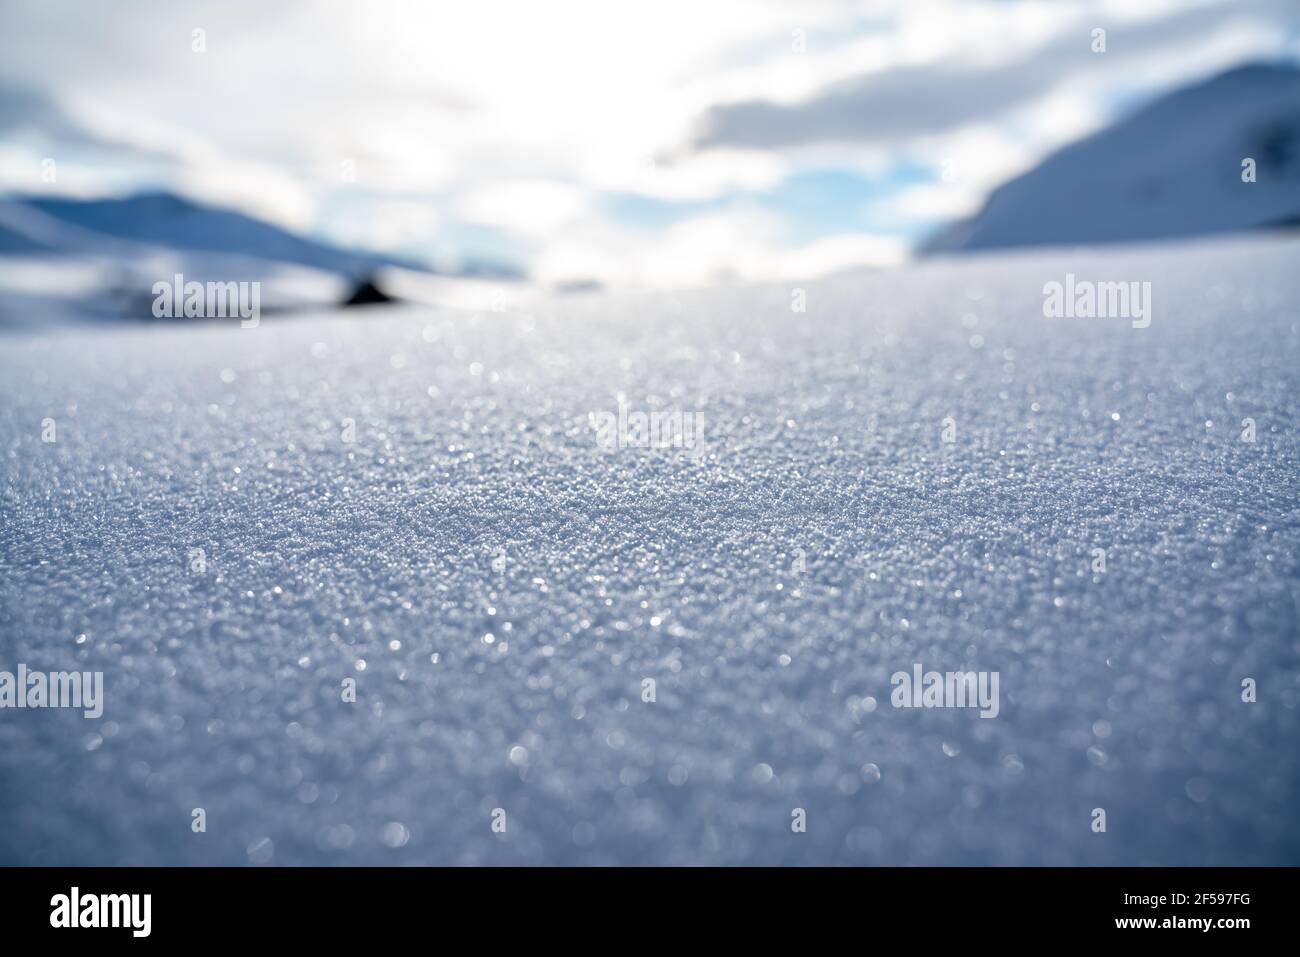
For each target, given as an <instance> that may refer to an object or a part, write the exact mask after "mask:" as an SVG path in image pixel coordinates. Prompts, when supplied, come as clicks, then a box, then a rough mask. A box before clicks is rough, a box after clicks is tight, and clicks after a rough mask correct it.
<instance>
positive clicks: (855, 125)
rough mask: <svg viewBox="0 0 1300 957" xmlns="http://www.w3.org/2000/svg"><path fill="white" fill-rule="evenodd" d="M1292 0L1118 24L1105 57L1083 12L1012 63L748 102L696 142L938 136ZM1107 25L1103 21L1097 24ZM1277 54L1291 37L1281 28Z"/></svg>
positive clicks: (714, 113) (721, 110) (1117, 78)
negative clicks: (1079, 78) (1073, 80)
mask: <svg viewBox="0 0 1300 957" xmlns="http://www.w3.org/2000/svg"><path fill="white" fill-rule="evenodd" d="M1288 2H1289V0H1224V2H1217V3H1212V4H1205V5H1202V6H1199V7H1196V8H1193V9H1190V10H1179V11H1178V12H1175V13H1172V14H1168V15H1164V16H1157V17H1152V18H1149V19H1147V20H1144V21H1140V22H1135V23H1122V22H1121V23H1118V25H1114V26H1111V27H1110V29H1109V30H1108V36H1107V50H1106V52H1105V53H1094V52H1092V50H1091V48H1090V43H1091V30H1092V29H1093V28H1094V27H1097V26H1102V27H1105V26H1106V24H1109V23H1111V20H1110V19H1109V18H1107V17H1102V16H1098V15H1096V14H1093V15H1090V16H1086V15H1083V14H1082V13H1081V12H1080V11H1079V9H1078V8H1076V9H1075V10H1074V11H1072V13H1073V15H1072V16H1071V17H1070V18H1069V20H1068V23H1067V25H1066V26H1065V27H1063V28H1062V29H1061V30H1060V31H1059V32H1058V35H1057V36H1056V38H1055V39H1053V40H1052V41H1050V42H1048V43H1046V44H1043V45H1041V46H1039V47H1038V48H1036V49H1032V50H1030V51H1027V52H1025V53H1023V54H1021V55H1019V56H1016V57H1015V58H1014V59H1011V60H1009V61H1007V62H1003V63H1000V64H991V63H989V62H988V61H987V60H986V59H983V58H981V59H980V60H978V61H970V60H968V61H966V62H943V63H927V64H924V65H918V66H899V67H895V68H892V69H886V70H880V71H875V72H870V73H868V74H866V75H863V76H859V77H856V78H853V79H850V80H846V81H841V82H839V83H836V84H833V85H832V86H830V87H828V88H826V89H824V90H822V91H821V92H820V93H818V94H816V95H814V96H812V97H810V98H807V99H804V100H801V101H797V102H774V101H771V100H761V99H758V100H745V101H740V102H734V103H728V104H721V105H717V106H714V107H712V108H711V109H710V110H708V111H707V112H706V114H705V115H704V117H703V118H702V121H701V129H700V131H699V132H698V133H697V135H696V136H695V138H694V141H693V146H694V148H695V149H697V150H706V149H710V148H714V147H744V148H750V149H782V148H787V147H798V146H804V145H807V144H812V143H837V142H838V143H856V144H891V143H900V142H906V141H908V140H911V139H915V138H917V137H923V136H929V135H934V134H936V133H939V132H942V131H944V130H949V129H953V128H956V127H960V126H963V125H965V124H969V123H972V122H975V121H977V120H987V119H988V118H990V117H993V116H997V115H999V114H1003V113H1006V112H1008V111H1010V110H1011V109H1013V108H1015V107H1019V106H1022V105H1025V104H1026V103H1028V102H1029V101H1031V100H1034V99H1036V98H1038V97H1039V96H1041V95H1042V94H1043V93H1044V92H1045V91H1047V90H1050V89H1051V88H1052V87H1054V86H1055V85H1057V84H1058V83H1060V82H1062V81H1063V80H1065V79H1067V78H1070V77H1072V76H1076V75H1079V74H1086V75H1089V76H1091V77H1093V78H1095V79H1099V80H1107V81H1109V82H1115V83H1118V82H1122V81H1123V80H1124V79H1125V71H1127V70H1130V69H1133V68H1134V67H1136V66H1138V65H1140V64H1141V63H1142V62H1143V61H1144V60H1146V59H1148V58H1150V57H1153V56H1156V55H1159V54H1162V53H1165V52H1168V51H1171V50H1175V51H1180V52H1182V51H1184V50H1185V47H1186V46H1187V45H1188V44H1189V43H1195V42H1199V41H1205V40H1206V39H1207V38H1212V37H1213V35H1214V33H1215V32H1216V31H1219V30H1222V29H1224V28H1226V27H1227V26H1229V25H1231V24H1233V23H1235V22H1240V21H1242V20H1251V19H1261V18H1263V19H1267V18H1268V17H1270V16H1275V15H1281V14H1283V13H1285V12H1289V8H1288ZM1099 21H1100V22H1099ZM1270 34H1271V36H1273V37H1274V39H1275V44H1274V46H1275V48H1276V49H1281V48H1282V46H1283V44H1284V43H1285V40H1286V33H1285V30H1283V29H1282V27H1281V25H1280V24H1278V25H1276V26H1275V28H1274V29H1273V30H1272V31H1270Z"/></svg>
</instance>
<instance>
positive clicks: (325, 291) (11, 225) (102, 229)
mask: <svg viewBox="0 0 1300 957" xmlns="http://www.w3.org/2000/svg"><path fill="white" fill-rule="evenodd" d="M177 274H182V275H183V276H184V277H185V278H186V279H187V280H196V281H198V282H201V283H206V282H214V281H215V282H228V281H231V280H238V281H244V280H247V281H256V282H258V283H260V284H261V287H262V304H263V307H264V308H266V309H268V310H271V311H281V310H291V309H303V308H313V307H332V306H337V305H340V304H342V303H344V302H346V301H348V299H349V298H350V297H351V296H352V294H353V293H354V292H355V290H356V289H357V288H360V287H361V286H363V285H364V284H365V283H366V282H367V281H370V280H371V278H372V277H374V276H376V275H382V276H384V277H385V284H386V285H389V286H401V287H402V290H404V291H409V292H411V294H412V296H413V298H416V299H421V298H424V299H427V298H429V297H430V296H432V297H435V298H436V299H438V300H439V301H441V300H442V299H443V298H444V296H445V294H446V288H445V287H446V286H447V285H448V284H450V285H451V286H453V287H455V288H456V291H457V292H462V291H463V290H462V289H460V287H462V286H466V285H468V286H469V287H470V288H471V289H472V290H474V291H475V292H476V294H479V295H480V298H482V296H481V289H479V287H480V286H482V285H483V284H484V283H485V282H489V281H495V280H500V279H514V278H517V274H516V273H515V272H514V271H512V270H511V269H509V268H506V267H499V266H496V265H494V264H490V263H479V264H473V265H470V266H467V267H466V268H464V269H462V270H460V271H459V272H457V273H456V274H454V275H451V276H435V275H434V274H432V272H431V270H429V268H428V267H427V266H423V265H421V264H418V263H414V262H408V261H406V260H403V259H400V258H397V257H393V256H387V255H384V254H381V253H373V252H365V251H358V250H349V249H342V248H339V247H337V246H333V245H330V244H328V243H324V242H320V241H317V240H312V239H307V238H305V237H302V236H297V235H294V234H293V233H291V232H288V231H286V230H284V229H281V228H280V227H278V226H274V225H272V224H270V223H267V222H263V221H261V220H259V219H256V218H254V217H252V216H248V215H245V214H243V213H239V212H235V211H234V210H230V209H222V208H220V207H215V206H207V205H203V204H200V203H196V202H193V201H191V200H189V199H185V198H182V197H180V196H176V195H173V194H170V193H162V192H152V193H141V194H138V195H135V196H128V197H124V198H113V199H93V200H85V199H72V198H63V197H48V196H40V197H34V196H19V197H10V198H8V199H0V326H7V325H15V324H17V325H29V324H32V323H36V324H43V323H45V322H48V321H51V320H55V319H63V318H68V319H78V320H82V321H84V320H92V321H94V320H100V319H105V318H130V319H146V318H149V316H150V310H149V303H150V300H151V297H152V293H151V292H150V290H151V289H152V286H153V284H154V283H155V282H157V281H159V280H171V279H172V277H173V276H175V275H177ZM430 289H432V290H433V291H432V292H430Z"/></svg>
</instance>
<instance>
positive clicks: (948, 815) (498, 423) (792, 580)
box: [0, 239, 1300, 864]
mask: <svg viewBox="0 0 1300 957" xmlns="http://www.w3.org/2000/svg"><path fill="white" fill-rule="evenodd" d="M1298 253H1300V242H1297V241H1296V240H1294V239H1289V240H1284V239H1250V240H1233V241H1230V242H1225V241H1218V242H1215V243H1213V244H1201V245H1192V246H1179V247H1149V248H1128V249H1120V248H1113V249H1110V250H1108V251H1105V252H1078V253H1061V252H1056V253H1041V252H1040V253H1031V254H1019V255H1016V256H986V257H980V258H979V259H976V260H972V261H965V262H962V261H930V262H927V263H924V264H922V265H920V266H917V267H912V268H909V269H906V270H903V271H900V272H896V273H886V274H879V275H852V276H842V277H837V278H834V279H830V280H825V281H822V282H819V283H816V284H810V285H808V286H807V287H806V292H807V302H808V311H807V312H806V313H802V314H800V313H794V312H792V310H791V306H790V304H791V295H792V291H791V289H790V288H789V287H786V286H779V287H777V286H773V287H765V288H735V289H717V290H711V291H705V292H693V293H682V294H676V295H669V294H656V295H642V296H625V297H607V296H590V297H581V298H570V299H562V298H561V299H554V300H550V301H547V302H545V303H543V304H540V305H537V306H536V307H535V308H533V309H532V310H531V311H530V312H528V313H523V312H520V311H518V310H511V311H506V312H504V313H500V314H495V313H491V312H485V313H481V314H477V315H475V314H468V313H452V312H435V311H432V310H428V309H420V308H408V309H398V310H396V311H392V310H389V311H385V310H382V309H381V310H374V311H367V312H362V313H358V314H357V315H360V316H362V317H364V318H360V319H341V318H338V317H336V316H320V317H308V318H299V319H292V320H283V321H279V322H275V321H272V320H271V319H266V320H264V321H263V323H262V324H261V326H260V327H258V328H256V329H251V330H245V329H240V328H238V327H237V326H235V325H233V324H232V325H230V326H218V325H215V324H213V323H211V322H207V323H201V324H195V325H194V326H186V325H184V324H171V325H167V326H161V327H158V328H149V327H131V328H123V327H114V328H111V329H104V330H94V329H87V328H85V327H81V328H78V329H76V330H73V331H66V330H65V331H49V332H44V333H23V334H17V333H12V334H8V335H5V336H4V337H2V338H0V448H2V449H3V456H4V458H3V473H2V476H3V487H2V493H0V519H2V521H3V531H2V535H0V573H2V575H0V669H7V670H13V669H15V668H16V666H17V664H18V663H19V662H24V663H26V664H27V665H28V666H29V667H31V668H36V669H44V670H60V669H68V668H78V669H83V670H102V671H103V672H104V673H105V682H106V694H107V705H106V709H105V713H104V716H103V718H102V719H101V720H99V721H93V720H85V719H83V718H82V717H81V716H80V714H79V713H72V712H69V711H55V710H43V711H38V710H25V711H18V710H5V711H0V820H2V821H3V826H2V827H0V862H3V863H7V864H13V863H19V864H68V863H76V864H91V863H93V864H150V863H187V864H200V863H219V864H238V863H248V862H251V863H259V864H260V863H272V864H305V863H336V862H337V863H456V864H470V863H552V864H568V863H636V864H659V863H675V864H697V863H863V864H870V863H890V864H902V863H908V864H935V863H952V864H974V863H982V864H1020V863H1030V864H1208V863H1215V864H1259V863H1289V864H1297V863H1300V820H1298V819H1297V816H1296V805H1297V800H1298V799H1300V748H1297V717H1298V714H1297V707H1298V706H1300V650H1298V647H1297V636H1298V634H1300V627H1298V622H1300V614H1298V612H1297V602H1298V597H1297V596H1298V594H1300V576H1298V575H1297V561H1298V547H1300V508H1298V505H1297V491H1298V488H1297V456H1298V453H1300V449H1298V447H1297V437H1296V424H1297V422H1298V421H1300V389H1297V380H1298V378H1300V371H1298V370H1300V320H1298V319H1297V311H1296V306H1295V303H1296V301H1297V298H1298V297H1300V281H1298V280H1297V270H1296V264H1297V261H1300V259H1298V256H1297V254H1298ZM1066 271H1072V272H1074V273H1075V274H1076V275H1077V276H1079V277H1080V278H1090V279H1099V280H1100V279H1122V280H1137V281H1150V282H1151V283H1152V289H1153V296H1154V309H1155V314H1154V319H1153V321H1152V324H1151V326H1150V328H1148V329H1134V328H1132V327H1131V325H1130V324H1129V323H1128V322H1127V321H1125V320H1122V319H1121V320H1081V319H1077V320H1049V319H1045V318H1044V317H1043V316H1042V301H1043V297H1042V292H1041V290H1042V286H1043V284H1044V283H1045V282H1048V281H1051V280H1062V279H1063V278H1064V274H1065V272H1066ZM620 393H621V394H623V395H625V397H626V399H627V401H628V404H629V407H630V408H631V409H632V410H643V411H648V410H650V409H653V408H664V409H667V408H674V407H675V408H679V409H684V410H696V409H699V410H700V411H701V412H702V414H703V417H704V418H703V421H704V432H705V435H706V438H707V440H708V446H707V450H708V451H707V455H705V456H703V457H693V456H691V455H689V454H686V453H683V452H675V451H665V450H635V449H624V450H620V451H615V452H602V451H600V450H599V449H598V448H597V446H596V442H595V434H594V432H593V430H592V427H591V424H590V422H589V413H592V412H600V411H614V410H616V408H617V405H616V403H617V399H618V396H619V394H620ZM948 416H951V417H952V419H953V420H954V423H955V426H956V430H957V431H956V441H955V442H954V443H952V444H951V445H945V444H944V443H943V442H942V441H941V432H942V428H943V426H942V420H943V419H944V418H945V417H948ZM47 417H49V418H53V419H55V420H56V422H57V428H58V441H57V442H56V443H54V444H43V443H42V442H41V438H40V435H41V428H42V425H41V423H42V420H43V419H45V418H47ZM1246 417H1251V418H1253V419H1254V420H1255V421H1256V423H1257V429H1258V441H1257V442H1255V443H1253V444H1252V443H1247V442H1243V441H1242V440H1241V438H1240V434H1241V422H1242V420H1243V419H1244V418H1246ZM345 419H353V420H354V421H355V424H356V440H355V442H352V443H350V444H349V443H345V442H344V441H342V436H341V429H342V427H343V422H344V420H345ZM1097 547H1101V548H1104V549H1106V551H1107V571H1106V573H1105V574H1104V575H1094V574H1093V572H1092V570H1091V562H1092V555H1091V550H1092V549H1093V548H1097ZM193 548H202V549H204V552H205V556H206V561H207V570H206V572H203V573H196V572H194V571H192V570H191V569H190V567H189V551H190V549H193ZM501 549H504V553H505V555H506V563H505V567H504V570H498V569H499V567H500V566H499V564H498V568H496V569H494V567H493V559H494V557H495V556H497V555H498V554H499V550H501ZM799 549H801V550H802V554H803V555H804V556H805V561H806V565H807V570H806V572H804V573H802V574H798V573H796V572H795V571H794V565H795V562H796V560H797V557H798V555H799V554H800V553H799V552H798V551H796V550H799ZM489 636H491V637H490V639H489ZM363 661H364V670H363V667H362V662H363ZM913 662H921V663H922V664H924V666H925V667H926V668H927V669H931V668H932V669H937V670H955V669H958V668H970V669H984V670H997V671H998V672H999V673H1000V677H1001V684H1000V689H1001V713H1000V715H999V716H998V717H997V718H995V719H980V718H979V717H977V716H976V714H975V713H974V712H971V711H965V710H904V709H895V708H893V707H891V706H890V690H891V689H890V683H889V679H890V675H891V674H892V673H893V672H895V671H899V670H909V669H910V668H911V665H912V663H913ZM1247 676H1250V677H1253V678H1254V679H1255V680H1256V681H1257V682H1258V695H1259V700H1258V702H1257V703H1254V704H1246V703H1243V702H1242V701H1241V699H1240V693H1241V691H1240V689H1241V681H1242V679H1243V677H1247ZM347 677H354V678H356V679H357V684H358V694H359V697H358V701H357V702H356V703H355V704H349V703H345V702H344V701H343V700H342V699H341V694H340V685H341V682H342V681H343V679H344V678H347ZM647 677H651V678H654V679H655V680H656V681H657V701H656V702H654V703H643V702H642V700H641V694H640V692H641V681H642V679H643V678H647ZM196 807H202V808H204V809H205V810H206V813H207V832H206V833H203V834H194V833H192V832H191V828H190V824H191V810H192V809H193V808H196ZM796 807H798V808H804V809H806V812H807V820H808V829H807V833H806V834H796V833H792V831H791V827H790V823H791V810H792V809H793V808H796ZM1095 807H1102V808H1105V810H1106V812H1107V823H1108V830H1107V832H1106V833H1105V834H1095V833H1093V832H1092V830H1091V827H1090V825H1091V821H1092V818H1091V812H1092V809H1093V808H1095ZM494 808H502V809H504V810H505V811H506V814H507V818H506V820H507V831H506V833H504V834H495V833H493V832H492V831H491V829H490V824H491V819H492V810H493V809H494Z"/></svg>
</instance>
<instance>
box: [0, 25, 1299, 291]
mask: <svg viewBox="0 0 1300 957" xmlns="http://www.w3.org/2000/svg"><path fill="white" fill-rule="evenodd" d="M1097 29H1104V30H1105V31H1106V37H1105V39H1106V49H1105V52H1094V50H1093V49H1092V48H1093V46H1094V31H1095V30H1097ZM1297 59H1300V3H1297V2H1296V0H1201V2H1197V0H1180V2H1172V0H1049V2H1030V0H866V2H839V0H837V2H821V0H800V2H764V0H744V2H739V0H709V2H707V3H700V2H698V0H696V2H678V0H653V2H640V0H625V2H617V3H614V2H608V0H606V2H568V0H555V2H552V3H545V4H542V3H524V2H496V0H474V2H472V3H455V4H453V3H444V2H431V0H427V2H403V0H367V2H365V3H343V2H337V3H336V2H326V0H312V2H294V0H286V2H280V3H275V4H268V3H264V2H245V0H233V2H231V0H227V2H222V3H216V2H201V3H186V2H176V0H168V2H163V0H135V2H119V3H112V4H108V3H96V4H92V3H84V2H82V3H70V2H64V0H39V2H38V0H30V2H9V0H0V192H5V193H42V192H56V193H60V194H65V195H77V196H103V195H118V194H123V193H128V192H133V191H138V190H142V189H157V188H165V189H171V190H175V191H177V192H179V193H182V194H184V195H186V196H189V197H191V198H193V199H197V200H200V201H206V202H211V203H217V204H224V205H230V206H234V207H236V208H239V209H241V210H243V211H246V212H249V213H251V214H254V215H257V216H260V217H263V218H266V219H269V220H272V221H274V222H276V223H278V224H280V225H284V226H287V227H289V228H291V229H294V230H296V231H299V232H302V233H305V234H308V235H313V236H317V237H320V238H324V239H328V240H330V241H332V242H336V243H339V244H342V245H346V246H356V247H361V248H367V249H373V250H379V251H383V252H390V253H394V254H399V255H402V256H405V257H407V258H414V259H417V260H420V261H423V262H427V263H430V264H431V265H434V266H436V267H438V268H443V269H455V268H458V267H460V266H463V265H466V264H472V263H475V262H481V261H485V260H487V261H492V262H496V263H505V264H509V265H513V266H516V267H518V268H519V269H521V270H523V271H525V272H526V273H527V274H528V275H530V276H531V277H533V278H535V279H536V280H538V281H540V282H542V283H545V284H564V283H585V282H591V281H594V282H599V283H602V284H606V285H611V286H618V287H665V286H689V285H697V284H705V283H714V282H718V281H730V280H745V281H751V280H760V281H784V280H787V279H799V278H813V277H815V276H817V275H821V274H825V273H828V272H832V271H835V270H838V269H843V268H850V267H857V266H889V265H893V264H897V263H899V262H901V261H904V260H905V259H906V257H907V256H908V254H909V251H910V250H911V249H912V248H913V247H914V245H915V244H916V243H917V242H919V241H921V240H923V239H924V238H925V237H927V236H928V235H930V234H931V233H933V232H934V231H936V230H937V229H938V228H939V227H940V226H941V225H942V224H943V223H945V222H948V221H951V220H952V219H955V218H959V217H962V216H966V215H970V214H971V213H973V212H975V211H977V210H978V208H979V207H980V205H981V203H982V202H983V200H984V199H985V198H986V197H987V195H988V193H989V191H990V190H991V189H993V188H995V187H996V186H998V185H999V184H1000V183H1002V182H1005V181H1006V180H1007V179H1008V178H1010V177H1012V176H1014V175H1016V174H1018V173H1020V172H1022V171H1024V170H1026V169H1029V168H1032V167H1033V165H1034V164H1035V163H1036V162H1037V161H1039V160H1040V159H1041V158H1042V157H1043V156H1044V155H1046V154H1047V153H1049V152H1050V151H1052V150H1053V149H1055V148H1057V147H1059V146H1061V145H1063V144H1064V143H1067V142H1070V141H1071V140H1074V139H1077V138H1079V137H1080V136H1083V135H1086V134H1087V133H1089V132H1091V131H1093V130H1095V129H1097V128H1099V127H1102V126H1104V125H1106V124H1107V123H1108V122H1110V121H1112V120H1113V119H1115V118H1116V117H1118V116H1120V115H1122V114H1123V112H1124V111H1125V110H1128V109H1131V108H1133V107H1134V106H1136V105H1138V104H1141V103H1142V102H1145V101H1146V100H1149V99H1150V98H1152V97H1154V96H1157V95H1159V94H1161V93H1164V92H1167V91H1168V90H1171V89H1174V88H1177V87H1179V86H1182V85H1184V84H1186V83H1188V82H1192V81H1194V80H1197V79H1202V78H1205V77H1208V76H1211V75H1213V74H1215V73H1218V72H1220V71H1222V70H1224V69H1227V68H1230V67H1232V66H1235V65H1237V64H1239V63H1241V62H1245V61H1250V60H1290V61H1295V60H1297ZM48 160H54V164H53V166H51V164H49V163H48V162H47V161H48ZM51 169H53V170H54V175H53V177H51V175H50V174H49V172H48V171H49V170H51Z"/></svg>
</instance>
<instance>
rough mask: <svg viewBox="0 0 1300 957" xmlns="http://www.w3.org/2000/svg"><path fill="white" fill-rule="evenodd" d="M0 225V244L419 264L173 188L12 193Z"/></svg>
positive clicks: (356, 268)
mask: <svg viewBox="0 0 1300 957" xmlns="http://www.w3.org/2000/svg"><path fill="white" fill-rule="evenodd" d="M0 226H3V227H4V228H5V230H6V235H7V236H8V241H7V242H4V243H3V246H0V251H4V250H5V249H6V248H7V249H8V250H9V251H12V252H29V251H30V252H37V251H45V252H48V251H55V252H74V251H75V252H90V251H107V250H106V247H111V246H119V245H120V244H121V243H122V242H125V243H138V244H142V245H147V246H152V247H162V248H166V249H170V250H174V251H178V252H211V253H225V254H231V255H240V256H247V257H254V258H258V259H265V260H269V261H272V262H279V263H287V264H292V265H298V266H308V267H311V268H313V269H319V270H323V271H325V272H331V273H336V274H340V275H346V276H351V277H356V276H360V275H363V274H365V273H368V272H371V271H373V270H375V269H378V268H381V267H384V266H400V267H403V268H406V269H415V270H424V269H425V267H423V266H420V265H418V264H415V263H411V262H408V261H405V260H401V259H397V258H394V257H390V256H384V255H381V254H378V253H368V252H358V251H352V250H344V249H340V248H338V247H335V246H331V245H328V244H326V243H322V242H317V241H315V240H311V239H305V238H303V237H301V236H295V235H294V234H293V233H290V232H288V231H286V230H284V229H281V228H280V227H278V226H273V225H271V224H270V223H266V222H262V221H261V220H258V219H254V218H253V217H251V216H246V215H244V214H243V213H238V212H235V211H234V210H228V209H221V208H218V207H214V206H205V205H202V204H199V203H195V202H192V201H191V200H188V199H185V198H182V197H180V196H176V195H173V194H171V193H161V192H153V193H141V194H138V195H135V196H128V197H123V198H113V199H95V200H82V199H69V198H63V197H44V196H42V197H18V198H15V199H12V200H9V201H6V202H4V203H0ZM60 227H65V228H60ZM23 239H25V240H26V243H24V242H22V241H21V240H23ZM114 240H117V241H119V242H118V243H114V242H113V241H114ZM96 247H99V248H96Z"/></svg>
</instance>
